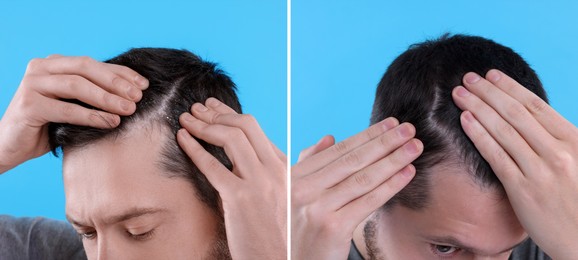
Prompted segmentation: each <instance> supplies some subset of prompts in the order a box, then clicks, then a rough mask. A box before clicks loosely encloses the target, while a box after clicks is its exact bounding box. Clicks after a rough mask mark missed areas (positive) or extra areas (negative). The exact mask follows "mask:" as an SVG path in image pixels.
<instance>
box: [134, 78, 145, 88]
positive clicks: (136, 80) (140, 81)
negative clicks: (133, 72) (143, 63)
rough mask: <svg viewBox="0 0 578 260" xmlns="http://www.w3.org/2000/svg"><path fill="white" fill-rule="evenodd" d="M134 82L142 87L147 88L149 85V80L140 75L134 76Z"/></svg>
mask: <svg viewBox="0 0 578 260" xmlns="http://www.w3.org/2000/svg"><path fill="white" fill-rule="evenodd" d="M134 82H136V84H138V85H139V86H141V87H143V88H147V87H148V86H149V81H148V80H147V79H145V78H144V77H143V76H140V75H137V76H136V77H134Z"/></svg>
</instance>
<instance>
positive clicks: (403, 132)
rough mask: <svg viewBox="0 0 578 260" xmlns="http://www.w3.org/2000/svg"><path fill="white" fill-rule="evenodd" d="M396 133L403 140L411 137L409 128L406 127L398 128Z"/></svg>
mask: <svg viewBox="0 0 578 260" xmlns="http://www.w3.org/2000/svg"><path fill="white" fill-rule="evenodd" d="M396 131H397V133H398V134H399V136H401V137H403V138H407V137H410V136H411V130H410V128H409V126H407V125H402V126H400V127H398V128H397V130H396Z"/></svg>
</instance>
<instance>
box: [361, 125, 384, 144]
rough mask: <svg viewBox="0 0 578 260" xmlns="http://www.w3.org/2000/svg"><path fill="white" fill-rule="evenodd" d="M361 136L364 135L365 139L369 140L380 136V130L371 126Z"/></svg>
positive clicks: (375, 126)
mask: <svg viewBox="0 0 578 260" xmlns="http://www.w3.org/2000/svg"><path fill="white" fill-rule="evenodd" d="M363 134H364V135H365V139H367V140H371V139H373V138H376V137H377V136H379V135H380V134H381V131H380V128H379V127H378V126H377V125H373V126H372V127H370V128H369V129H367V131H364V132H363Z"/></svg>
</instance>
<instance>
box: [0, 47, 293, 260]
mask: <svg viewBox="0 0 578 260" xmlns="http://www.w3.org/2000/svg"><path fill="white" fill-rule="evenodd" d="M147 87H148V81H147V80H146V79H145V78H143V77H142V76H141V75H139V74H138V73H136V72H135V71H133V70H131V69H129V68H127V67H124V66H118V65H113V64H106V63H101V62H97V61H95V60H93V59H91V58H88V57H63V56H60V55H52V56H50V57H48V58H46V59H34V60H32V61H31V62H30V63H29V65H28V68H27V70H26V73H25V75H24V78H23V79H22V82H21V84H20V87H19V88H18V90H17V92H16V94H15V96H14V98H13V100H12V102H11V103H10V105H9V107H8V109H7V110H6V113H5V114H4V117H3V118H2V120H0V174H1V173H4V172H5V171H7V170H9V169H11V168H13V167H15V166H17V165H19V164H20V163H23V162H25V161H27V160H30V159H32V158H35V157H38V156H41V155H43V154H45V153H47V152H48V150H49V148H48V135H47V126H48V124H49V123H50V122H58V123H70V124H75V125H83V126H90V127H97V128H114V127H116V126H118V124H119V123H120V116H126V115H131V114H132V113H134V111H135V109H136V104H135V102H138V101H139V100H140V99H141V97H142V90H144V89H146V88H147ZM61 99H78V100H80V101H82V102H84V103H87V104H91V105H93V106H95V107H97V108H99V109H101V110H103V111H97V110H90V109H86V108H83V107H80V106H77V105H74V104H71V103H68V102H66V101H63V100H61ZM198 106H201V107H205V106H203V105H202V104H196V105H195V106H193V107H198ZM206 107H207V108H208V109H207V111H206V113H205V112H203V111H200V110H196V109H193V110H191V113H192V114H189V113H187V115H189V116H190V117H189V118H188V119H187V116H186V115H183V116H182V117H181V124H182V125H183V127H184V129H182V130H181V131H179V135H178V136H177V139H178V142H179V144H180V145H181V147H182V148H183V149H184V150H185V151H186V152H187V154H188V155H189V156H190V157H191V159H192V161H193V162H194V163H195V164H196V165H197V166H198V168H200V169H201V170H202V171H203V173H204V174H206V176H207V178H208V180H209V181H210V182H211V183H212V184H213V185H214V187H215V188H216V189H217V190H218V191H219V194H220V196H221V200H222V204H223V212H224V215H225V226H226V233H227V234H226V236H227V238H228V239H227V240H228V243H229V244H228V247H229V248H230V249H231V250H230V251H231V254H232V255H233V257H234V259H285V255H286V251H287V249H286V245H287V243H286V241H287V221H286V219H287V211H286V210H287V207H286V205H287V202H286V198H287V192H286V191H287V189H286V187H287V180H286V177H287V171H286V170H287V160H286V158H285V155H284V154H283V153H282V152H281V151H280V150H279V149H277V147H275V146H274V145H273V144H272V143H271V142H270V141H269V140H268V139H267V137H266V136H265V134H264V133H263V131H262V130H261V128H260V127H259V125H258V123H257V122H256V120H255V119H254V118H253V117H251V116H250V115H238V114H237V113H235V112H234V111H233V110H232V109H231V108H228V107H227V106H225V105H223V104H222V103H220V102H219V101H217V100H216V99H214V98H213V99H208V100H207V103H206ZM191 134H192V135H195V136H196V137H198V138H201V139H204V140H205V141H207V142H209V143H213V144H215V145H218V146H222V147H224V148H225V151H226V153H227V155H228V156H229V158H230V159H231V161H232V162H233V164H234V169H233V171H232V172H230V171H228V170H227V169H226V168H225V167H224V166H223V165H221V164H220V163H219V162H218V161H216V159H214V158H213V157H212V156H211V155H210V154H209V153H207V152H206V151H205V150H204V149H203V148H202V147H201V146H200V145H199V144H198V143H197V142H196V141H195V140H194V139H193V138H192V136H191ZM127 136H131V135H130V134H127ZM140 138H141V140H140V141H134V142H133V143H132V144H131V145H129V144H130V143H129V142H128V141H124V140H123V142H124V144H126V146H127V147H128V146H132V147H135V146H138V145H145V143H146V144H150V142H152V140H153V139H154V138H150V136H149V137H144V136H141V137H140ZM143 140H148V143H147V142H145V143H140V142H143ZM123 142H121V143H116V145H112V143H108V144H106V142H103V143H102V144H99V145H101V146H102V147H101V148H102V149H97V148H95V149H94V150H90V149H89V148H87V149H86V150H84V151H83V150H82V149H79V150H75V151H65V153H66V155H65V157H66V164H67V165H66V166H65V167H66V168H67V170H66V173H65V175H66V176H65V179H66V183H67V185H66V189H67V201H68V203H67V210H68V211H69V216H70V218H71V220H74V222H81V223H83V224H87V225H82V226H87V227H89V228H92V229H95V230H96V231H97V234H98V233H100V236H99V235H97V239H96V240H90V241H91V244H90V245H89V244H88V243H86V241H85V245H87V246H88V247H87V252H89V254H90V255H91V257H94V258H98V257H99V256H100V257H102V258H104V257H111V255H112V256H113V257H112V258H114V255H116V254H117V253H118V254H121V253H126V254H129V255H127V256H126V257H132V254H133V253H134V254H138V252H135V248H139V247H142V246H137V243H135V241H133V240H130V239H128V238H127V236H128V233H126V231H127V230H128V229H131V230H128V231H130V232H133V231H134V232H135V233H136V232H141V230H140V229H141V228H142V229H147V228H145V227H151V226H155V225H157V224H159V225H161V226H164V228H163V230H165V231H161V230H159V231H161V232H159V234H157V233H156V232H155V234H156V235H155V236H158V237H156V238H155V237H151V241H152V239H155V240H156V241H160V238H162V237H163V236H166V235H167V231H171V232H172V231H174V232H176V233H174V234H179V236H178V237H180V238H181V239H180V241H175V240H170V238H167V239H166V241H169V240H170V241H171V243H170V244H169V243H167V245H166V246H167V247H163V246H158V245H157V246H154V251H155V252H169V251H170V253H174V254H181V255H175V257H174V258H173V259H179V257H181V256H183V257H186V258H187V259H188V258H190V257H191V256H202V252H205V251H206V247H207V246H206V245H204V244H203V243H205V244H206V243H207V242H214V241H213V240H214V239H213V237H214V236H215V234H214V233H215V230H214V228H213V227H212V224H211V222H207V221H206V220H207V219H206V218H205V217H206V215H205V214H206V211H205V210H201V211H199V212H196V211H193V209H192V208H195V209H196V210H199V209H202V207H203V206H202V205H198V201H196V197H194V196H193V194H194V190H193V189H192V187H191V186H190V184H188V183H187V182H185V181H183V180H178V179H170V178H166V176H162V174H161V173H159V172H158V171H157V170H158V169H156V168H154V167H153V166H154V165H150V162H153V160H152V158H148V160H145V161H139V160H141V159H142V158H145V157H147V156H151V155H153V154H154V153H150V154H139V155H138V156H135V155H136V154H135V151H131V152H130V153H128V152H127V151H124V152H120V153H119V151H118V150H115V149H121V148H122V147H124V146H122V144H123ZM107 145H108V146H107ZM149 148H152V147H142V149H136V150H137V151H152V149H149ZM111 151H113V152H111ZM114 151H117V152H114ZM69 152H70V153H69ZM75 153H77V155H75ZM91 153H93V154H91ZM80 154H83V155H84V156H81V155H80ZM111 155H116V156H113V157H111ZM123 156H128V157H123ZM117 157H118V158H121V157H122V158H124V159H125V160H129V161H131V160H132V161H131V162H132V164H133V165H132V166H134V167H138V166H141V167H142V166H143V165H147V163H148V165H149V166H150V167H146V169H143V171H142V172H135V171H131V169H132V168H130V167H128V166H126V165H124V164H125V162H123V161H114V160H115V159H117ZM82 158H84V159H82ZM154 158H158V157H154ZM93 159H94V160H93ZM105 159H106V160H109V161H103V160H105ZM111 162H115V163H111ZM87 165H90V167H88V168H85V166H87ZM93 166H94V167H93ZM103 166H107V168H104V169H103V168H102V167H103ZM99 167H100V168H99ZM134 167H133V168H134ZM75 168H76V169H75ZM94 169H101V170H102V171H98V172H96V173H94V174H91V175H92V176H80V174H78V173H80V172H87V171H93V170H94ZM153 169H154V171H153ZM145 171H146V172H145ZM114 172H116V174H114ZM119 172H120V173H119ZM134 174H139V175H138V176H135V175H134ZM141 175H142V176H141ZM95 176H101V177H100V178H96V177H95ZM143 176H146V178H145V177H143ZM82 177H84V178H96V179H94V180H93V179H91V180H86V181H82V180H80V178H82ZM91 183H93V184H98V185H89V184H91ZM121 183H124V184H127V183H131V185H132V183H135V185H137V186H135V187H134V192H137V193H135V196H136V194H138V195H141V196H142V198H147V199H146V200H142V201H141V199H140V198H139V199H138V200H137V199H136V198H134V197H130V196H128V195H127V194H126V191H123V189H121V188H120V187H119V184H121ZM151 184H154V185H153V186H151ZM87 185H89V186H87ZM77 187H78V188H77ZM124 189H125V190H128V189H126V186H125V188H124ZM101 190H104V191H105V192H102V193H98V192H100V191H101ZM145 190H146V191H147V192H144V191H145ZM153 190H154V192H151V191H153ZM130 191H131V192H133V187H132V186H131V189H130ZM94 192H97V193H94ZM123 192H124V193H125V194H123ZM91 194H92V195H91ZM95 194H100V195H99V196H94V195H95ZM102 194H106V195H107V196H101V195H102ZM153 194H154V195H155V198H152V197H150V195H153ZM161 194H173V195H174V196H168V195H167V196H164V195H161ZM175 197H178V198H189V200H188V203H189V204H190V205H179V203H183V202H184V201H182V200H175V199H174V198H175ZM129 198H130V201H129V200H128V199H129ZM161 201H163V202H162V203H161ZM129 202H130V203H129ZM169 202H171V203H169ZM142 203H146V205H145V204H142ZM104 205H108V206H109V208H106V207H105V206H104ZM132 205H139V206H140V205H142V206H145V207H155V208H156V207H158V206H159V205H160V206H166V207H170V208H171V209H174V208H175V207H177V208H182V209H183V210H182V211H181V212H174V211H173V210H169V211H170V212H167V211H163V212H166V213H170V214H165V213H154V214H145V215H146V216H144V215H143V216H142V217H138V218H134V219H136V222H134V223H133V220H134V219H130V220H126V221H120V222H118V221H117V222H118V223H112V224H111V223H105V222H106V221H104V220H106V218H107V217H109V215H111V214H112V215H115V214H116V215H118V214H123V213H125V212H123V211H131V210H132V209H134V207H133V206H132ZM247 209H251V210H247ZM77 220H78V221H77ZM169 220H171V221H174V224H177V223H180V225H179V230H176V229H174V228H175V227H176V225H172V224H168V223H169V222H171V221H169ZM193 221H198V223H199V224H200V223H204V224H206V225H203V227H205V228H208V229H210V232H209V231H208V230H205V231H206V232H205V231H203V227H199V228H198V229H194V230H191V228H193V227H197V224H194V223H192V222H193ZM149 222H150V223H154V224H149ZM162 223H165V224H162ZM133 225H134V226H133ZM181 225H182V226H181ZM77 226H78V225H77ZM137 226H138V227H137ZM132 228H138V229H139V230H132ZM201 231H203V232H201ZM82 233H86V232H82ZM161 233H162V234H161ZM183 233H186V235H183ZM201 233H203V234H201ZM205 233H207V234H208V235H204V234H205ZM163 234H164V235H163ZM85 236H89V237H90V236H91V235H90V234H86V235H85ZM199 239H202V241H200V240H199ZM140 243H141V244H144V243H147V242H144V241H140ZM179 243H180V245H181V246H182V247H191V245H193V247H194V248H195V249H196V250H199V251H195V252H189V254H187V252H180V251H171V250H169V247H173V248H174V246H177V244H179ZM197 245H198V246H197ZM139 250H140V249H139ZM151 250H153V249H151ZM166 250H168V251H166ZM143 252H144V251H143ZM152 253H154V252H151V254H152ZM207 253H210V252H207ZM212 256H214V257H212V258H217V259H222V257H219V256H215V255H214V254H213V255H212ZM164 257H166V256H164ZM145 258H151V255H150V254H149V255H146V257H145ZM140 259H143V258H140Z"/></svg>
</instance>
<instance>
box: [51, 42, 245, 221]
mask: <svg viewBox="0 0 578 260" xmlns="http://www.w3.org/2000/svg"><path fill="white" fill-rule="evenodd" d="M105 62H107V63H112V64H118V65H124V66H127V67H129V68H131V69H133V70H135V71H136V72H138V73H140V74H141V75H142V76H144V77H145V78H147V79H148V80H149V87H148V88H147V89H146V90H144V91H143V95H142V99H141V101H139V102H138V103H137V107H136V112H135V113H134V114H132V115H130V116H124V117H121V122H120V125H119V126H118V127H116V128H111V129H97V128H91V127H85V126H77V125H70V124H60V123H52V124H50V125H49V131H48V132H49V144H50V148H51V150H52V151H53V153H54V154H55V155H58V151H59V149H60V148H61V149H62V150H66V149H82V147H83V146H84V145H87V144H90V143H93V142H96V141H99V140H102V139H105V138H117V137H118V136H120V134H121V133H123V132H126V131H128V130H130V129H131V126H132V125H134V124H137V123H143V122H145V123H152V124H158V125H160V126H162V127H164V128H167V129H169V131H165V132H167V135H168V138H167V139H166V140H168V141H167V142H166V143H165V144H164V147H163V149H162V154H161V155H160V156H159V160H158V165H160V167H161V168H162V169H164V170H165V171H166V172H167V173H168V175H169V176H168V177H182V178H185V179H187V180H189V181H190V182H191V183H192V184H193V186H194V187H195V189H196V194H197V195H198V197H199V199H200V200H201V201H203V202H204V203H205V204H206V205H207V206H209V207H210V208H211V209H213V210H214V211H215V213H217V214H218V215H221V213H220V207H219V205H220V202H219V197H218V193H217V191H216V190H215V189H214V188H213V186H212V185H211V184H210V183H209V182H208V180H207V179H206V177H205V176H204V175H203V174H202V173H201V172H200V171H199V169H198V168H197V167H196V166H195V165H194V164H193V163H192V161H191V159H190V158H188V157H187V155H186V154H185V153H184V151H183V150H182V149H181V148H180V147H179V145H178V144H177V142H176V133H177V131H178V130H179V129H180V128H181V126H180V124H179V119H178V118H179V116H180V115H181V114H182V113H184V112H188V111H190V108H191V106H192V105H193V104H194V103H196V102H202V103H204V102H205V100H206V99H207V98H209V97H215V98H217V99H219V100H220V101H222V102H223V103H225V104H227V105H228V106H230V107H231V108H233V109H234V110H235V111H237V112H238V113H241V105H240V104H239V100H238V97H237V94H236V92H235V91H236V86H235V84H234V83H233V81H232V80H231V79H230V78H229V77H228V76H227V75H226V74H225V73H224V72H223V71H222V70H221V69H219V68H218V67H217V65H216V64H214V63H211V62H207V61H204V60H202V59H201V58H199V57H198V56H197V55H195V54H193V53H191V52H189V51H186V50H176V49H165V48H135V49H131V50H129V51H127V52H125V53H123V54H121V55H119V56H117V57H114V58H112V59H110V60H107V61H105ZM70 101H71V102H74V103H77V104H80V105H82V106H84V107H88V108H94V107H91V106H90V105H87V104H84V103H82V102H79V101H77V100H70ZM198 141H199V142H200V143H201V144H202V146H203V147H204V148H205V149H206V150H207V151H208V152H209V153H211V154H212V155H213V156H215V157H216V158H217V159H218V160H219V161H221V163H223V164H224V165H225V166H226V167H227V168H229V169H231V168H232V165H231V162H230V161H229V159H228V158H227V156H226V155H225V152H224V150H223V149H222V148H220V147H216V146H214V145H211V144H207V143H206V142H204V141H202V140H198Z"/></svg>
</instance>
